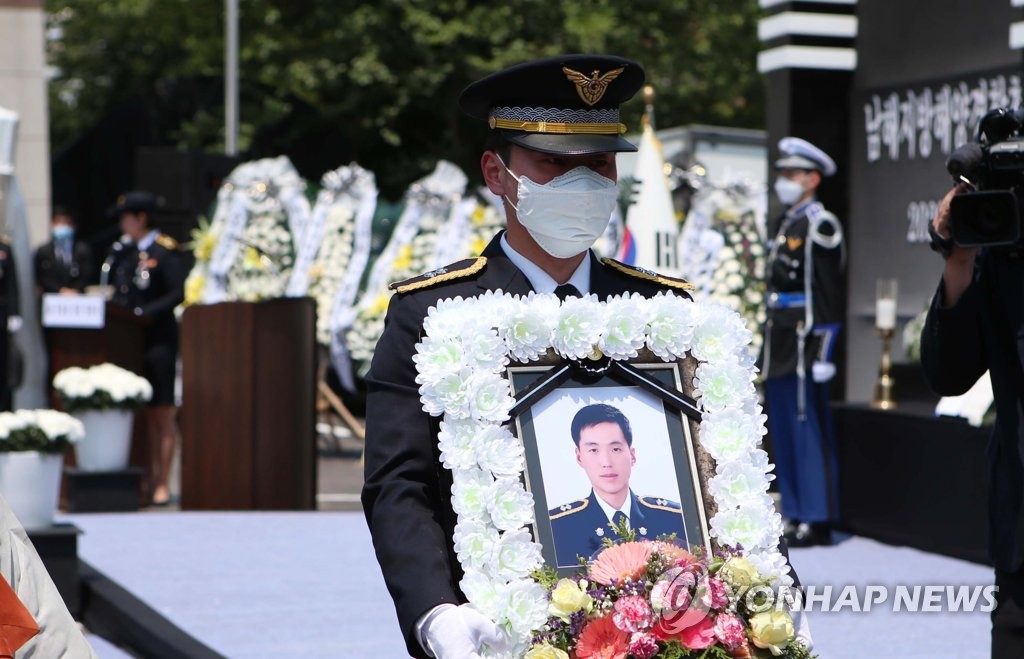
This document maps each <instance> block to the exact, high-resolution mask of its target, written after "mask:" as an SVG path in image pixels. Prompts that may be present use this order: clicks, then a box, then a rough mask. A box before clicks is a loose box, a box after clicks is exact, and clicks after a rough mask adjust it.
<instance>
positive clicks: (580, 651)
mask: <svg viewBox="0 0 1024 659" xmlns="http://www.w3.org/2000/svg"><path fill="white" fill-rule="evenodd" d="M628 652H629V637H628V636H626V634H625V632H623V631H622V630H621V629H619V628H618V627H616V626H615V624H614V623H613V622H612V619H611V616H603V617H601V618H598V619H596V620H591V621H590V622H588V623H587V626H586V627H584V628H583V632H582V633H581V634H580V638H579V640H578V641H577V642H576V657H577V659H626V654H627V653H628Z"/></svg>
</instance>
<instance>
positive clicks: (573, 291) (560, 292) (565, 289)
mask: <svg viewBox="0 0 1024 659" xmlns="http://www.w3.org/2000/svg"><path fill="white" fill-rule="evenodd" d="M555 295H557V296H558V299H559V300H563V301H564V300H565V298H567V297H581V296H580V289H578V288H576V287H575V286H573V285H572V284H562V285H561V286H556V287H555Z"/></svg>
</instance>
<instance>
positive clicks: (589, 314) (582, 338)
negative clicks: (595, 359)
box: [551, 295, 604, 359]
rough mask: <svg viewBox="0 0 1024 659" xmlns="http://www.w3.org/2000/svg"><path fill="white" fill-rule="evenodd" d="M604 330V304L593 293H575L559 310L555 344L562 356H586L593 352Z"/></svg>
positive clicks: (575, 357)
mask: <svg viewBox="0 0 1024 659" xmlns="http://www.w3.org/2000/svg"><path fill="white" fill-rule="evenodd" d="M603 331H604V307H603V306H602V305H601V303H600V302H598V300H597V298H596V297H594V296H593V295H588V296H587V297H572V298H569V299H567V300H565V301H564V302H562V306H561V307H560V308H559V310H558V315H557V321H556V323H555V331H554V334H553V336H552V339H551V345H552V347H553V348H554V349H555V352H557V353H558V354H559V355H561V356H562V357H567V358H569V359H583V358H585V357H589V356H591V355H592V354H593V352H594V348H595V347H596V346H597V344H598V342H599V341H600V340H601V333H602V332H603Z"/></svg>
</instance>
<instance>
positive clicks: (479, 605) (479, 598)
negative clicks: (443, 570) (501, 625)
mask: <svg viewBox="0 0 1024 659" xmlns="http://www.w3.org/2000/svg"><path fill="white" fill-rule="evenodd" d="M464 569H465V568H464ZM504 587H505V582H504V581H502V582H500V583H499V582H498V581H497V580H495V579H492V578H491V577H489V576H487V575H486V574H485V573H484V572H482V571H480V570H476V569H473V568H468V569H465V575H464V576H463V577H462V581H460V582H459V590H461V591H462V594H463V595H465V596H466V599H467V600H469V603H470V604H472V605H473V608H474V609H476V610H477V611H479V612H480V613H482V614H484V615H485V616H487V617H488V618H490V619H491V620H497V619H498V618H499V617H500V616H501V614H502V610H503V607H504V599H505V598H504V596H503V594H502V590H503V589H504Z"/></svg>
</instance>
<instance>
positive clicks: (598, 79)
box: [562, 66, 626, 105]
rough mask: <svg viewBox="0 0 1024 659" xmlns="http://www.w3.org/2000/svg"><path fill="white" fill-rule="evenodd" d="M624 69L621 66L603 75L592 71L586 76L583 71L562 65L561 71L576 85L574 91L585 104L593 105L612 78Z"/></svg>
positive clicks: (599, 98)
mask: <svg viewBox="0 0 1024 659" xmlns="http://www.w3.org/2000/svg"><path fill="white" fill-rule="evenodd" d="M625 70H626V67H624V66H622V67H619V68H617V69H612V70H611V71H609V72H608V73H605V74H603V75H602V73H601V72H600V71H594V72H593V73H591V74H590V77H589V78H588V77H587V74H585V73H580V72H579V71H573V70H572V69H570V68H569V67H567V66H563V67H562V73H564V74H565V77H566V78H568V79H569V82H571V83H573V84H574V85H576V93H577V94H579V95H580V98H581V99H583V102H584V103H586V104H587V105H594V104H595V103H597V102H598V101H600V100H601V97H602V96H604V93H605V92H606V91H608V85H610V84H611V83H612V80H615V79H616V78H618V77H619V74H620V73H622V72H623V71H625Z"/></svg>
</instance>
